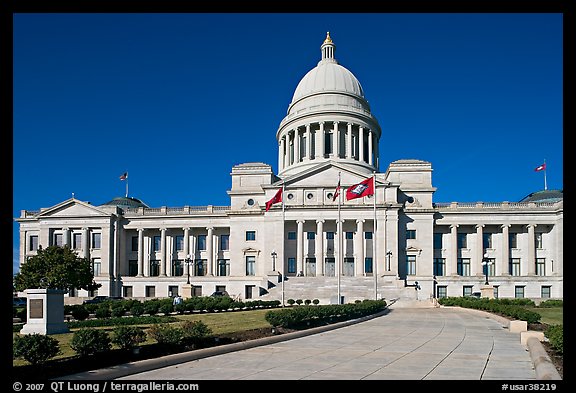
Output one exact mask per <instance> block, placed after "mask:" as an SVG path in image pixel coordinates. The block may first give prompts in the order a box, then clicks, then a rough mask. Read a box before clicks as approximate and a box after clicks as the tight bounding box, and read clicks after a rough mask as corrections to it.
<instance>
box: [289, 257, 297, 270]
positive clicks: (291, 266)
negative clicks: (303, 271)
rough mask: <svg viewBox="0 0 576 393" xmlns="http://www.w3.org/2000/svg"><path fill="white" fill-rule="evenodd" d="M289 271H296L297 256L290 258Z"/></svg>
mask: <svg viewBox="0 0 576 393" xmlns="http://www.w3.org/2000/svg"><path fill="white" fill-rule="evenodd" d="M288 273H296V258H288Z"/></svg>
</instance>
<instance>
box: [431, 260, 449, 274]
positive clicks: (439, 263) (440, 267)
mask: <svg viewBox="0 0 576 393" xmlns="http://www.w3.org/2000/svg"><path fill="white" fill-rule="evenodd" d="M445 274H446V258H434V275H435V276H443V275H445Z"/></svg>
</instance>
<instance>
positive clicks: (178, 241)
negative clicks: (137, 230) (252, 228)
mask: <svg viewBox="0 0 576 393" xmlns="http://www.w3.org/2000/svg"><path fill="white" fill-rule="evenodd" d="M253 233H254V239H250V240H256V232H253ZM206 236H207V235H198V236H196V240H197V249H198V250H200V251H205V250H206ZM246 240H249V239H248V232H247V233H246ZM174 245H175V247H176V251H184V236H182V235H179V236H175V237H174ZM161 249H162V237H161V236H154V238H153V239H152V251H160V250H161ZM219 249H220V250H221V251H227V250H229V249H230V235H220V243H219ZM132 251H138V236H132Z"/></svg>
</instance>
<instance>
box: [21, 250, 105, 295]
mask: <svg viewBox="0 0 576 393" xmlns="http://www.w3.org/2000/svg"><path fill="white" fill-rule="evenodd" d="M14 287H15V288H16V290H17V291H24V290H26V289H29V288H49V289H64V290H71V289H74V288H78V289H79V288H82V289H87V290H89V291H92V290H95V289H97V288H98V287H100V284H96V283H95V282H94V274H93V273H92V267H91V263H90V259H88V258H80V257H78V255H77V254H76V252H74V251H72V250H71V249H70V247H68V246H64V247H59V246H49V247H46V248H45V249H42V247H38V253H37V254H36V255H34V256H32V257H30V258H28V260H27V261H26V263H24V264H22V266H20V271H19V272H18V273H17V274H16V276H15V277H14Z"/></svg>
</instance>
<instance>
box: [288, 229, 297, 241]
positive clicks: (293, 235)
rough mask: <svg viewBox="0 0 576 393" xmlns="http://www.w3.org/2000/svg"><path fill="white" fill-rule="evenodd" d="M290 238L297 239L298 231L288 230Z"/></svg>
mask: <svg viewBox="0 0 576 393" xmlns="http://www.w3.org/2000/svg"><path fill="white" fill-rule="evenodd" d="M288 240H296V232H293V231H290V232H288Z"/></svg>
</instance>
